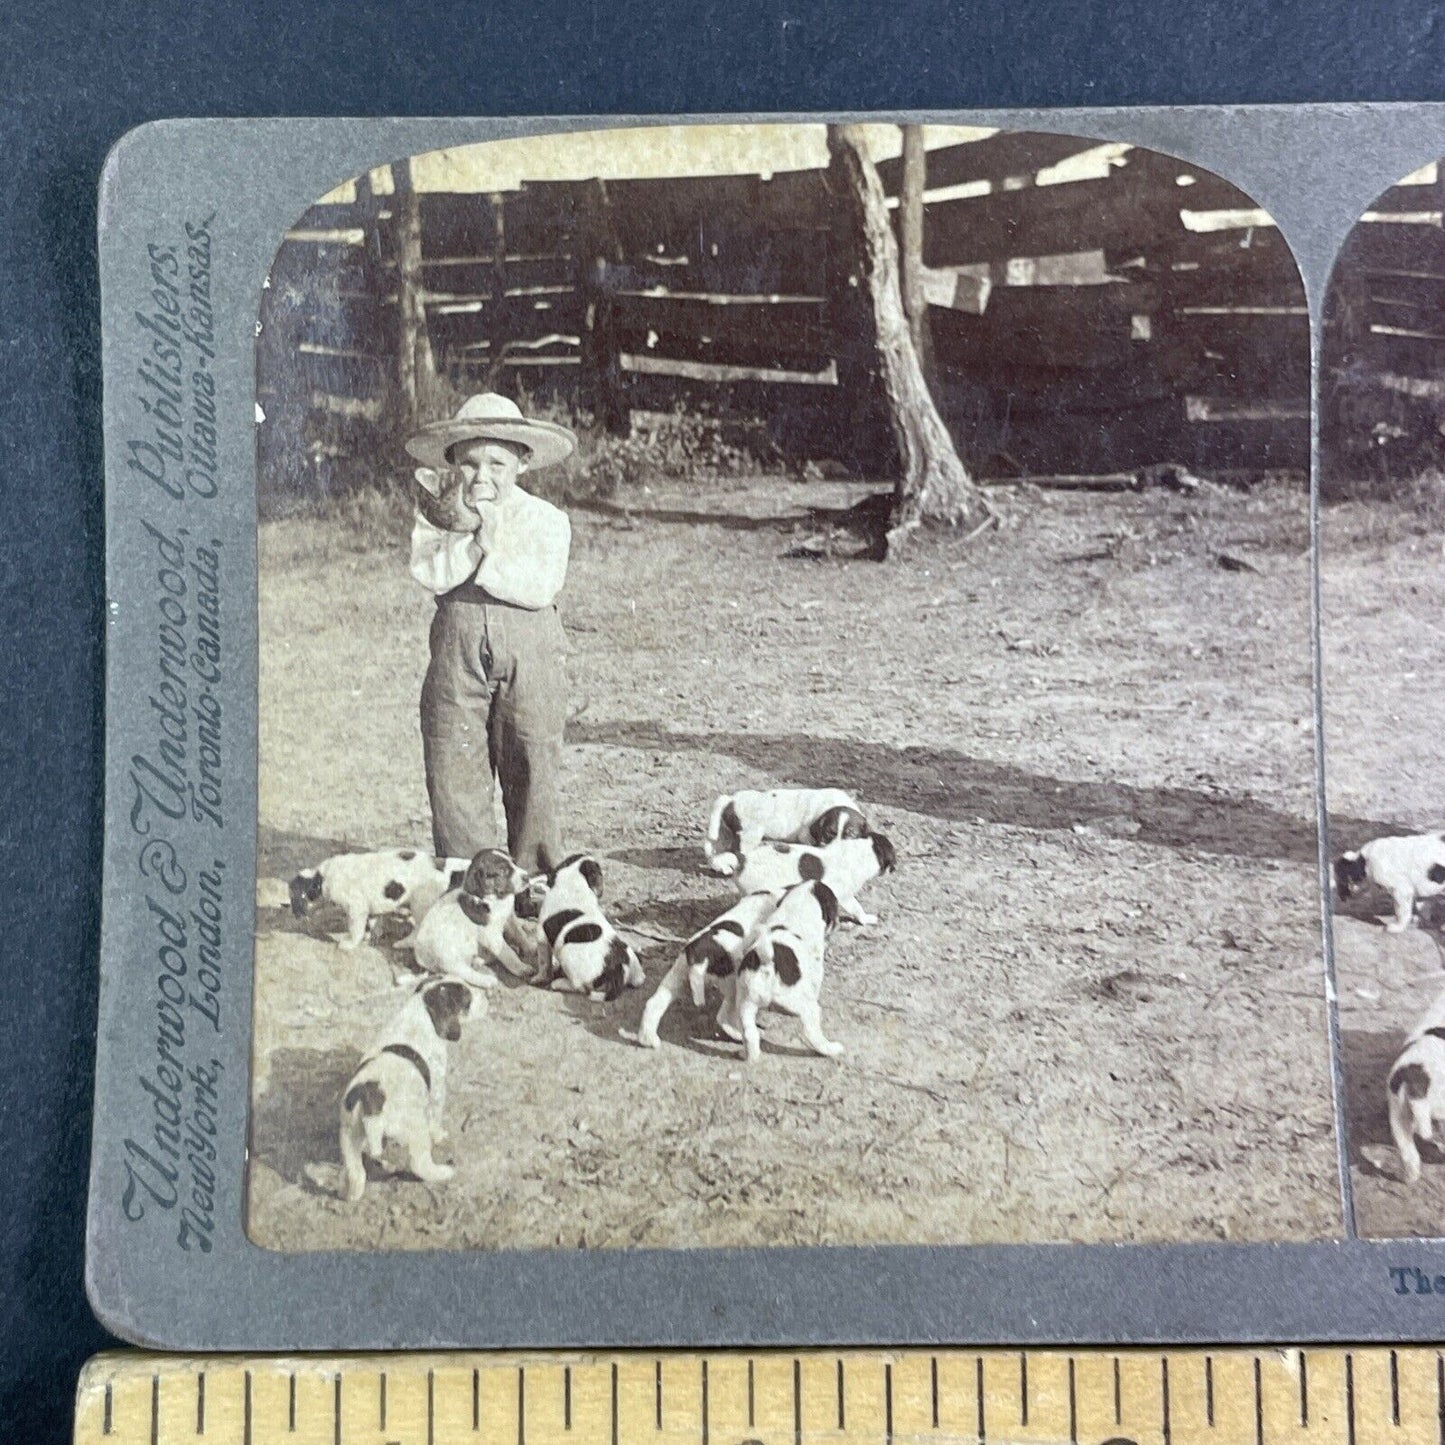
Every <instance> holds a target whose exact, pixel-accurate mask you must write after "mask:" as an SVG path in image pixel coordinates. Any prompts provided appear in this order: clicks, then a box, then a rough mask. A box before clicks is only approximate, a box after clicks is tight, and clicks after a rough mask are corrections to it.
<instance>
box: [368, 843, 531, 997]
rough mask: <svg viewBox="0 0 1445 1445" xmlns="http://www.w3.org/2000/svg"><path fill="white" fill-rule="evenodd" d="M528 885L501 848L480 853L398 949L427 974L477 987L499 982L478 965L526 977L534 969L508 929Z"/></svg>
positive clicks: (401, 942)
mask: <svg viewBox="0 0 1445 1445" xmlns="http://www.w3.org/2000/svg"><path fill="white" fill-rule="evenodd" d="M527 882H528V879H527V875H526V874H525V873H524V872H523V871H522V870H521V869H520V868H518V867H517V865H516V864H515V863H514V862H512V860H511V858H510V857H509V856H508V855H507V854H506V853H504V852H502V850H501V849H500V848H483V849H482V851H481V852H480V853H478V854H477V856H476V857H475V858H473V859H472V861H471V862H470V863H469V864H468V865H467V869H466V872H465V874H464V875H463V877H462V882H461V886H460V887H459V888H455V889H452V890H451V891H449V892H447V893H443V894H442V896H441V897H440V898H439V899H437V901H436V902H435V903H434V904H432V906H431V907H430V908H429V909H427V911H426V915H425V917H423V919H422V920H421V922H420V923H419V924H417V926H416V929H415V931H414V932H413V934H412V936H411V937H410V938H406V939H402V940H401V941H400V942H398V944H397V947H398V948H403V947H405V948H410V949H411V951H412V956H413V957H414V958H415V959H416V962H417V966H418V967H419V968H423V969H425V970H426V972H427V973H435V974H449V975H451V976H452V977H453V978H461V979H465V980H466V981H467V982H468V983H470V984H472V985H474V986H475V987H477V988H491V987H493V986H494V985H495V984H496V982H497V980H496V979H495V978H493V977H492V975H491V974H489V973H483V972H482V971H481V970H480V969H479V968H478V967H477V964H478V962H480V961H482V960H492V961H495V962H497V963H500V964H501V965H502V967H503V968H505V969H506V970H507V971H508V972H509V973H513V974H515V975H516V976H517V977H518V978H526V977H528V976H529V975H530V974H531V972H532V970H531V969H530V968H529V967H528V966H527V964H525V963H524V962H523V961H522V960H521V959H520V958H519V957H518V956H517V954H516V952H515V951H514V950H513V948H512V945H511V944H510V943H509V942H508V940H507V926H508V924H509V923H511V921H512V912H513V909H514V908H515V906H516V898H517V894H518V893H519V892H520V891H521V890H522V889H524V888H525V887H526V886H527Z"/></svg>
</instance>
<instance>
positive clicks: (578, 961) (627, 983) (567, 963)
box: [532, 853, 646, 1003]
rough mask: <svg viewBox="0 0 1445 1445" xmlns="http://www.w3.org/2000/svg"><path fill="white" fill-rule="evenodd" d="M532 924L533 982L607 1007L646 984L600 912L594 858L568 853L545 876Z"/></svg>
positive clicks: (599, 880) (635, 961)
mask: <svg viewBox="0 0 1445 1445" xmlns="http://www.w3.org/2000/svg"><path fill="white" fill-rule="evenodd" d="M538 921H539V923H540V924H541V934H540V936H539V937H538V939H537V972H536V974H535V975H534V977H533V980H532V981H533V982H534V983H539V984H550V985H551V986H552V987H553V988H555V989H569V988H570V989H572V990H573V991H574V992H576V993H585V994H587V995H588V996H589V997H590V998H593V999H599V1000H601V1001H603V1002H606V1003H611V1002H612V1000H613V999H615V998H617V997H618V995H619V994H621V992H622V990H623V989H624V988H637V987H639V986H640V985H641V984H642V983H644V982H645V981H646V975H645V974H644V973H643V971H642V964H641V962H640V961H639V960H638V957H637V954H636V953H635V952H634V950H633V949H632V947H631V945H630V944H628V943H627V942H626V940H625V939H623V938H622V936H621V935H620V934H619V933H618V932H617V930H616V929H615V928H613V926H612V925H611V924H610V923H609V922H608V921H607V916H606V914H604V913H603V911H602V865H601V864H600V863H598V861H597V860H596V859H595V858H589V857H588V856H587V855H586V854H585V853H574V854H572V856H571V857H570V858H564V859H563V860H562V862H561V863H560V864H559V865H558V866H557V867H556V868H554V869H552V870H551V871H550V872H549V873H548V874H547V895H546V897H545V898H544V899H543V900H542V907H541V909H540V911H539V914H538Z"/></svg>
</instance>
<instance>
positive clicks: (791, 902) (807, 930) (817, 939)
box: [719, 880, 843, 1063]
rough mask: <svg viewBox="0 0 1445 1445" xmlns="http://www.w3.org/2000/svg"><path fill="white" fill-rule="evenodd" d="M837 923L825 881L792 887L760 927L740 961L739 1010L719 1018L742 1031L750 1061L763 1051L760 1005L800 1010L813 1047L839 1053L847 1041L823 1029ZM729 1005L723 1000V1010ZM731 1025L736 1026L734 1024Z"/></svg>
mask: <svg viewBox="0 0 1445 1445" xmlns="http://www.w3.org/2000/svg"><path fill="white" fill-rule="evenodd" d="M837 922H838V899H837V897H836V895H835V894H834V892H833V890H832V889H831V888H829V887H828V885H827V884H826V883H820V882H818V881H817V880H811V881H809V882H807V883H799V884H797V885H795V886H794V887H792V888H789V889H788V891H787V892H786V893H784V894H783V896H782V898H781V900H779V903H778V906H777V907H776V908H775V909H774V910H773V912H772V913H771V914H770V915H769V917H768V919H767V921H766V922H765V923H764V924H763V926H762V927H761V928H760V929H759V930H758V932H757V933H756V935H755V936H754V938H753V941H752V943H751V944H750V945H749V947H748V950H747V952H746V953H745V954H743V957H742V961H741V962H740V963H739V964H738V975H737V986H736V993H735V996H734V1010H733V1012H732V1014H731V1016H730V1017H723V1018H720V1019H719V1023H720V1024H721V1025H722V1026H723V1029H724V1032H728V1033H741V1035H742V1039H743V1051H744V1053H745V1054H746V1056H747V1059H748V1061H749V1062H750V1063H751V1062H753V1061H754V1060H756V1059H757V1057H758V1055H759V1054H760V1053H761V1052H762V1039H761V1036H760V1035H759V1033H758V1010H759V1009H764V1008H777V1009H782V1010H783V1011H784V1012H785V1013H790V1014H794V1015H796V1017H797V1019H798V1022H799V1023H801V1024H802V1026H803V1036H804V1037H805V1038H806V1039H807V1040H808V1043H809V1044H810V1045H811V1047H812V1048H813V1050H814V1051H815V1052H817V1053H820V1054H822V1055H824V1057H826V1058H830V1059H831V1058H836V1057H837V1056H838V1055H839V1054H841V1053H842V1052H843V1045H842V1044H839V1043H834V1042H833V1040H832V1039H830V1038H828V1037H827V1036H826V1035H825V1034H824V1033H823V1016H822V1013H821V1011H820V1009H819V1006H818V998H819V995H820V994H821V992H822V989H823V944H824V942H825V941H826V939H827V937H828V935H829V934H830V933H831V932H832V931H833V929H834V927H835V926H836V925H837ZM728 1012H729V1010H728V1007H727V1003H726V1001H724V1014H728ZM730 1025H731V1027H730Z"/></svg>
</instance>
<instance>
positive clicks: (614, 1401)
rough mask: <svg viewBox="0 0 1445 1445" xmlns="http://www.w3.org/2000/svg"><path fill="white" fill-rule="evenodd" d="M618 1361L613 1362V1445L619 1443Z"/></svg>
mask: <svg viewBox="0 0 1445 1445" xmlns="http://www.w3.org/2000/svg"><path fill="white" fill-rule="evenodd" d="M617 1438H618V1432H617V1362H616V1361H615V1360H614V1361H613V1362H612V1445H617Z"/></svg>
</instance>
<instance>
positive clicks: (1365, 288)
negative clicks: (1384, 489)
mask: <svg viewBox="0 0 1445 1445" xmlns="http://www.w3.org/2000/svg"><path fill="white" fill-rule="evenodd" d="M1440 172H1441V167H1440V166H1439V165H1429V166H1425V167H1423V168H1422V169H1421V170H1419V171H1417V172H1416V173H1415V174H1414V175H1412V176H1409V177H1407V178H1406V179H1405V180H1404V181H1403V182H1402V183H1401V184H1399V185H1397V186H1393V187H1392V188H1391V189H1390V190H1388V191H1386V192H1385V194H1384V195H1383V196H1381V197H1380V198H1379V199H1378V200H1377V201H1376V202H1375V203H1374V205H1373V206H1372V207H1371V208H1370V210H1369V211H1367V212H1366V213H1365V215H1364V217H1363V218H1362V219H1361V220H1360V222H1359V224H1358V225H1356V226H1355V228H1354V230H1353V231H1351V233H1350V236H1349V239H1348V240H1347V241H1346V242H1345V245H1344V247H1343V248H1342V249H1341V252H1340V256H1339V259H1338V261H1337V262H1336V264H1335V269H1334V273H1333V275H1332V277H1331V281H1330V289H1329V293H1328V295H1327V297H1326V301H1325V331H1324V346H1323V353H1322V370H1323V377H1324V397H1323V401H1324V405H1323V407H1322V409H1321V428H1322V430H1321V452H1322V460H1323V463H1324V466H1323V470H1324V473H1325V480H1326V482H1327V483H1332V482H1337V481H1341V480H1350V481H1385V480H1387V479H1389V478H1391V477H1405V478H1408V477H1409V476H1411V475H1412V474H1417V473H1418V472H1419V471H1420V470H1423V469H1424V468H1426V467H1431V466H1433V467H1436V468H1440V467H1442V466H1445V436H1442V431H1441V428H1442V426H1445V185H1442V181H1441V175H1440Z"/></svg>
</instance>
